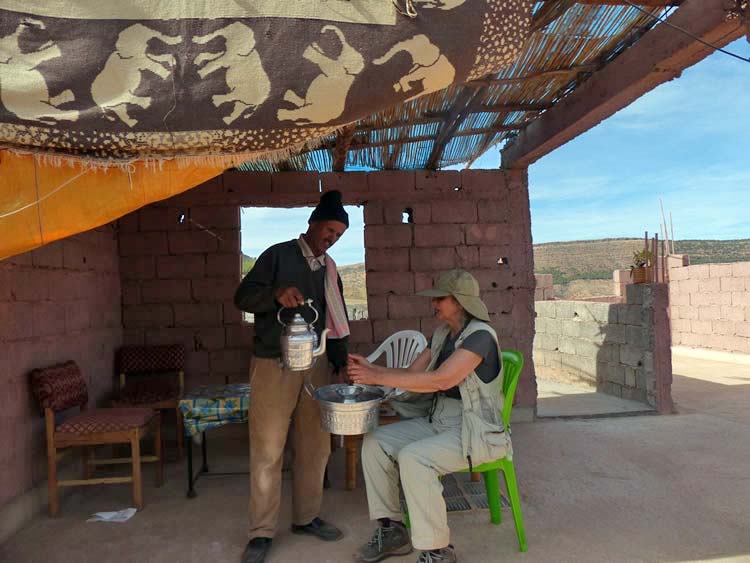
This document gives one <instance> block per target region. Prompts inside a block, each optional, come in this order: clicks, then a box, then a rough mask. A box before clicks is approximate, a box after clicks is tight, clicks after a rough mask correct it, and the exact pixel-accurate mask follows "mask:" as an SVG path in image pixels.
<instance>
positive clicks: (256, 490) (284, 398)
mask: <svg viewBox="0 0 750 563" xmlns="http://www.w3.org/2000/svg"><path fill="white" fill-rule="evenodd" d="M306 373H308V372H304V371H286V370H282V369H281V367H280V366H279V361H278V360H277V359H270V358H253V361H252V364H251V366H250V416H249V419H250V529H249V537H250V539H252V538H257V537H266V538H272V537H273V536H274V534H275V533H276V526H277V523H278V519H279V507H280V503H281V466H282V461H283V457H284V445H285V443H286V438H287V433H288V431H289V426H290V423H291V424H292V425H293V426H292V428H293V430H292V441H293V442H292V449H293V452H294V461H293V464H292V522H293V523H294V524H300V525H303V524H308V523H310V521H312V519H313V518H315V517H316V516H318V513H319V512H320V504H321V501H322V499H323V475H324V473H325V468H326V464H327V463H328V456H329V455H330V453H331V439H330V434H328V433H327V432H324V431H323V429H322V428H321V426H320V411H319V407H318V403H317V402H316V401H315V400H314V399H313V398H312V397H310V395H308V394H307V392H306V391H305V389H304V387H303V378H304V376H305V374H306ZM309 375H310V378H311V380H312V382H313V384H314V385H315V386H316V387H319V386H322V385H327V384H328V383H329V380H330V369H329V367H328V362H327V361H326V359H325V358H319V359H318V360H317V362H316V363H315V365H314V366H313V367H312V368H311V369H310V370H309Z"/></svg>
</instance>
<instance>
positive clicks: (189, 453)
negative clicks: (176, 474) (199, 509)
mask: <svg viewBox="0 0 750 563" xmlns="http://www.w3.org/2000/svg"><path fill="white" fill-rule="evenodd" d="M184 440H185V442H186V444H185V445H186V446H187V472H188V490H187V497H188V498H195V496H196V495H195V488H194V486H193V485H194V484H195V483H194V481H193V438H192V437H190V436H187V437H185V438H184Z"/></svg>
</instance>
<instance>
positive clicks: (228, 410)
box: [179, 383, 250, 498]
mask: <svg viewBox="0 0 750 563" xmlns="http://www.w3.org/2000/svg"><path fill="white" fill-rule="evenodd" d="M179 408H180V412H181V413H182V417H183V421H184V425H185V441H186V443H187V472H188V490H187V496H188V498H194V497H195V496H196V492H195V482H196V481H197V480H198V478H199V477H200V476H201V475H243V474H245V475H246V474H247V472H227V473H209V471H208V453H207V451H206V450H207V447H206V430H210V429H212V428H218V427H220V426H225V425H227V424H247V421H248V412H249V409H250V385H249V384H248V383H232V384H229V385H202V386H200V387H198V388H196V389H193V390H192V391H190V392H188V393H185V395H184V396H183V397H182V399H180V403H179ZM197 436H200V437H201V453H202V460H203V464H202V466H201V468H200V469H199V470H198V472H197V473H193V439H194V438H195V437H197Z"/></svg>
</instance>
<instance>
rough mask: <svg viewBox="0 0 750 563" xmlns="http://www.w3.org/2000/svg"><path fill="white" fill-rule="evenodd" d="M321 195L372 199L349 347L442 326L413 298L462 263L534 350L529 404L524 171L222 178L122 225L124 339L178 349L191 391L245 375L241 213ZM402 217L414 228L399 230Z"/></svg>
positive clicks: (496, 320) (504, 333)
mask: <svg viewBox="0 0 750 563" xmlns="http://www.w3.org/2000/svg"><path fill="white" fill-rule="evenodd" d="M321 189H322V190H328V189H339V190H341V191H342V193H343V196H344V203H345V204H347V205H364V219H365V262H366V269H367V273H366V276H367V277H366V283H367V292H368V312H369V318H368V320H364V321H356V322H353V323H352V337H351V342H352V348H353V349H354V350H356V351H358V352H362V353H369V352H371V351H372V350H373V349H374V348H375V346H376V344H377V343H379V342H381V341H382V340H383V339H384V338H386V337H387V336H388V335H390V334H391V333H393V332H395V331H398V330H403V329H416V330H421V331H422V332H424V333H425V334H426V335H427V336H429V335H430V334H431V333H432V331H433V329H434V326H435V322H434V320H433V318H432V315H431V310H430V306H429V301H428V300H427V299H425V298H421V297H415V296H414V292H415V291H419V290H420V289H423V288H425V287H429V286H430V285H431V284H432V280H433V278H434V276H435V275H436V273H437V272H439V271H441V270H445V269H449V268H455V267H462V268H465V269H468V270H470V271H471V272H472V273H473V274H474V275H475V276H476V277H477V278H478V280H479V283H480V286H481V289H482V297H483V298H484V300H485V302H486V303H487V305H488V307H489V309H490V311H491V317H492V323H493V325H494V326H495V327H496V329H497V331H498V333H499V335H500V338H501V344H502V345H503V346H504V347H512V348H518V349H520V350H521V351H522V352H524V354H525V355H526V358H527V364H526V367H525V368H524V371H523V373H522V378H521V382H520V385H519V389H518V392H517V397H518V401H517V403H518V405H519V406H520V407H529V408H530V409H532V408H533V406H534V405H535V402H536V385H535V382H534V379H533V375H532V374H533V362H532V361H531V341H532V336H533V316H532V315H533V297H534V276H533V258H532V247H531V222H530V216H529V201H528V187H527V175H526V171H501V170H467V171H463V172H457V171H451V172H447V171H446V172H427V171H416V172H414V171H383V172H371V173H365V172H347V173H324V174H318V173H315V172H312V173H298V172H286V173H278V174H267V173H242V172H227V173H225V174H224V175H223V176H221V177H219V178H216V179H214V180H212V181H210V182H208V183H206V184H203V185H202V186H199V187H197V188H194V189H192V190H190V191H189V192H187V193H185V194H182V195H180V196H177V197H175V198H172V199H170V200H166V201H163V202H159V203H157V204H152V205H150V206H148V207H145V208H143V209H141V210H139V211H138V212H135V213H133V214H131V215H129V216H127V217H125V218H123V219H122V220H121V221H120V225H121V236H120V248H121V270H122V277H123V323H124V329H125V330H124V337H125V339H126V341H127V342H128V343H131V344H142V343H145V344H155V343H162V342H184V343H185V344H186V345H187V346H188V350H189V354H188V364H189V366H188V370H187V379H188V385H194V384H197V383H202V382H209V381H214V382H223V381H225V380H228V381H234V380H240V381H244V380H245V379H246V378H247V368H248V364H249V360H250V354H251V347H252V335H253V328H252V326H251V325H248V324H246V323H244V322H243V320H242V318H241V315H240V313H239V311H237V310H236V309H235V308H234V306H233V304H232V296H233V293H234V290H235V288H236V286H237V284H238V282H239V275H240V274H239V260H240V258H239V256H240V254H239V252H240V249H239V245H240V236H239V235H240V233H239V228H240V224H239V207H241V206H243V207H244V206H264V207H295V206H312V205H315V204H316V203H317V201H318V199H319V197H320V190H321ZM181 213H185V214H186V217H187V219H186V220H185V221H184V222H183V223H179V222H178V221H177V218H178V216H179V215H180V214H181ZM404 213H406V214H407V216H409V217H410V218H411V219H410V222H407V223H404V222H403V217H404ZM198 225H202V226H203V227H205V228H208V229H210V230H211V231H212V232H213V233H214V234H216V235H218V236H219V237H221V239H217V238H215V237H214V236H212V235H211V234H210V233H208V232H207V231H205V230H203V229H201V228H200V227H199V226H198ZM304 228H305V225H300V230H303V229H304ZM345 236H346V235H345ZM501 259H502V260H501Z"/></svg>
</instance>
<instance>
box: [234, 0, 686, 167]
mask: <svg viewBox="0 0 750 563" xmlns="http://www.w3.org/2000/svg"><path fill="white" fill-rule="evenodd" d="M678 3H679V0H640V2H639V4H640V5H641V6H643V7H644V8H646V9H648V10H649V11H650V12H651V13H652V14H654V15H662V14H663V13H664V10H665V9H669V6H672V5H676V4H678ZM654 25H655V20H654V18H652V17H650V16H648V15H647V14H644V13H643V12H640V11H639V10H636V9H635V8H633V7H631V6H628V5H627V4H625V3H624V2H622V1H621V0H579V1H578V2H572V1H570V0H550V1H546V2H537V4H536V5H535V7H534V18H533V21H532V32H531V34H530V36H529V39H528V41H527V42H526V45H525V47H524V49H523V51H522V52H521V55H520V56H519V57H518V59H517V61H516V62H515V64H514V65H513V66H511V67H508V68H506V69H503V70H502V71H501V72H499V73H497V74H493V75H490V76H487V77H485V78H483V79H481V80H475V81H472V82H468V83H465V84H461V85H455V86H452V87H450V88H447V89H446V90H442V91H439V92H434V93H432V94H429V95H426V96H422V97H420V98H417V99H415V100H412V101H410V102H407V103H404V104H401V105H399V106H396V107H392V108H390V109H387V110H385V111H380V112H378V113H375V114H373V115H370V116H368V117H366V118H364V119H361V120H359V121H357V122H356V123H353V124H351V125H349V126H346V127H344V128H343V129H342V130H340V131H339V132H338V133H337V134H335V135H330V136H328V137H326V138H325V139H323V141H322V143H321V144H320V145H319V146H318V148H316V149H314V150H310V151H307V152H303V153H301V154H298V155H295V156H293V157H291V158H289V159H288V160H286V161H283V162H277V163H270V162H268V161H263V160H260V161H254V162H247V163H245V164H242V165H240V166H239V168H240V169H242V170H247V171H251V170H263V171H279V170H299V171H303V170H318V171H321V172H322V171H331V170H338V171H341V170H349V169H362V168H365V169H386V170H388V169H390V170H398V169H440V168H445V167H447V166H451V165H456V164H462V163H473V162H474V161H475V160H476V159H477V158H479V156H481V155H482V154H484V153H485V152H486V151H487V150H488V149H490V148H492V147H494V146H495V145H498V144H499V143H502V142H503V141H504V140H506V139H508V138H511V137H512V136H514V135H516V134H517V133H518V132H519V131H521V130H523V129H524V128H525V127H527V126H528V125H529V124H530V123H531V122H533V121H534V119H536V118H537V117H538V116H539V115H541V114H542V113H543V112H545V111H546V110H548V109H550V108H551V107H553V106H554V105H555V104H556V103H557V102H559V101H560V100H561V99H563V98H564V97H565V96H566V95H567V94H569V93H570V92H572V91H573V90H574V89H575V88H576V87H577V86H579V85H580V84H581V83H583V82H584V81H585V80H586V79H587V78H588V77H589V76H591V74H592V73H593V72H595V71H596V70H598V69H600V68H602V67H603V66H604V65H606V64H607V62H609V61H611V60H612V59H613V58H615V57H616V56H617V55H618V54H620V53H621V52H623V51H624V50H625V49H627V48H628V47H629V46H630V45H632V44H633V43H635V42H636V41H638V39H639V38H640V37H641V36H642V35H643V34H644V33H645V32H646V31H648V30H649V29H651V28H652V27H653V26H654Z"/></svg>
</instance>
